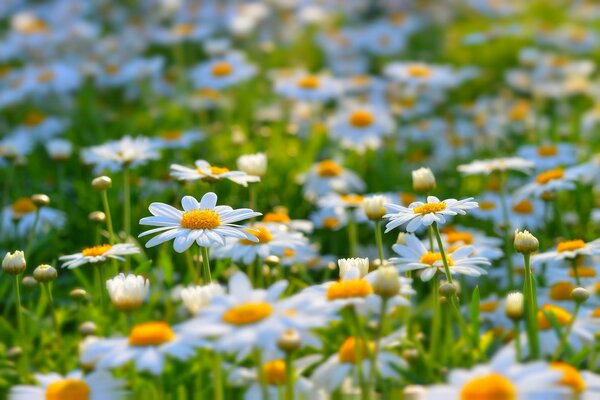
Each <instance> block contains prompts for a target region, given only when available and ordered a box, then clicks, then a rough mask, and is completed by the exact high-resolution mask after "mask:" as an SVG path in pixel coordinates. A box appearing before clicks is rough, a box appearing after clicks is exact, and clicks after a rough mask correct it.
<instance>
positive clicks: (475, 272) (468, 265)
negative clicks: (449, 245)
mask: <svg viewBox="0 0 600 400" xmlns="http://www.w3.org/2000/svg"><path fill="white" fill-rule="evenodd" d="M405 240H406V244H395V245H394V246H392V249H393V250H394V251H395V252H396V253H397V254H399V255H400V257H399V258H398V257H393V258H390V260H389V262H390V264H392V265H398V269H399V270H400V271H401V272H404V271H414V270H422V271H421V280H423V281H429V280H431V279H432V278H433V277H434V276H435V275H436V274H437V272H438V271H439V272H442V273H445V270H444V264H443V261H442V255H441V253H433V252H431V251H430V250H428V249H427V248H426V247H425V245H423V242H421V241H420V240H419V239H418V238H417V237H416V236H414V235H406V237H405ZM473 251H474V249H473V247H471V246H462V247H459V248H458V249H457V250H455V251H454V252H448V253H447V254H446V259H447V260H448V266H449V267H450V273H451V274H454V273H459V274H464V275H468V276H480V275H486V274H487V271H486V270H484V269H483V268H481V267H480V265H482V266H487V265H490V262H489V260H488V259H487V258H484V257H473V256H472V254H473Z"/></svg>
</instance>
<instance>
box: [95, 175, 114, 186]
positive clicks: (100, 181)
mask: <svg viewBox="0 0 600 400" xmlns="http://www.w3.org/2000/svg"><path fill="white" fill-rule="evenodd" d="M92 187H93V188H94V189H96V190H107V189H110V188H111V187H112V179H110V178H109V177H108V176H104V175H103V176H99V177H97V178H94V179H93V180H92Z"/></svg>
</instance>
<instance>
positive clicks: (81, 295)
mask: <svg viewBox="0 0 600 400" xmlns="http://www.w3.org/2000/svg"><path fill="white" fill-rule="evenodd" d="M69 296H71V297H72V298H73V299H75V300H87V298H88V293H87V292H86V291H85V289H82V288H75V289H73V290H71V292H70V293H69Z"/></svg>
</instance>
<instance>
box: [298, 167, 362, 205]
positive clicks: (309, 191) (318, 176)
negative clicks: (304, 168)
mask: <svg viewBox="0 0 600 400" xmlns="http://www.w3.org/2000/svg"><path fill="white" fill-rule="evenodd" d="M300 181H301V183H303V184H304V188H303V191H304V196H305V197H306V198H308V199H311V200H314V199H318V198H320V197H321V196H324V195H326V194H328V193H330V192H338V193H351V192H362V191H363V190H364V189H365V183H364V182H363V181H362V179H360V177H359V176H358V175H356V174H355V173H354V172H352V171H350V170H348V169H346V168H344V167H342V166H341V165H340V164H338V163H337V162H336V161H334V160H323V161H320V162H318V163H316V164H314V165H313V166H312V167H311V169H310V171H308V172H307V173H306V174H304V175H303V176H302V177H300Z"/></svg>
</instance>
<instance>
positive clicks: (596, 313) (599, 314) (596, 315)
mask: <svg viewBox="0 0 600 400" xmlns="http://www.w3.org/2000/svg"><path fill="white" fill-rule="evenodd" d="M592 317H593V318H600V307H598V308H596V309H594V311H592Z"/></svg>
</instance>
